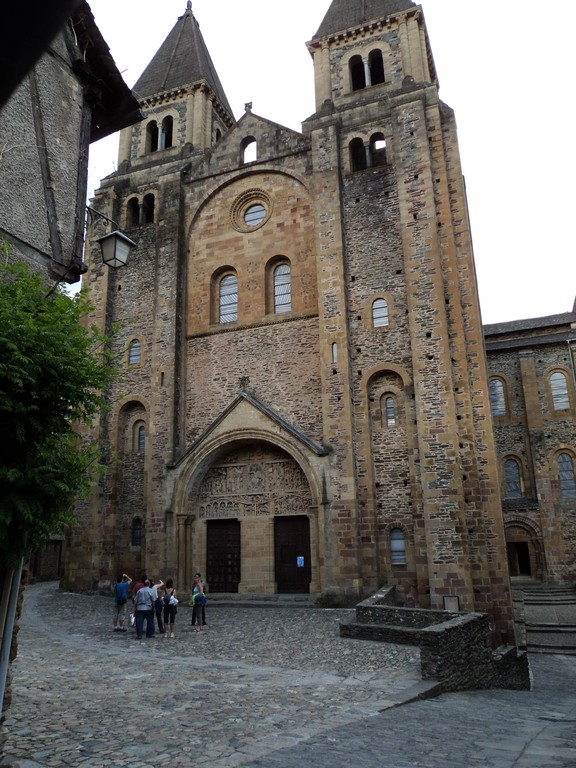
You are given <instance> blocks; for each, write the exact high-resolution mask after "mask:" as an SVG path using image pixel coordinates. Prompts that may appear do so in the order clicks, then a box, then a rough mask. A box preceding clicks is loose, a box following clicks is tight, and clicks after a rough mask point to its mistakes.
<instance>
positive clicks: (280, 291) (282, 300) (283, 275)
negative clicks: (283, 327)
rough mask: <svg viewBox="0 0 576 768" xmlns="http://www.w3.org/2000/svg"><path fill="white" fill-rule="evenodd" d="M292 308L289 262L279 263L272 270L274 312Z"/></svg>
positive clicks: (286, 310)
mask: <svg viewBox="0 0 576 768" xmlns="http://www.w3.org/2000/svg"><path fill="white" fill-rule="evenodd" d="M291 310H292V285H291V275H290V264H280V265H279V266H278V267H276V269H275V270H274V312H275V313H277V314H279V313H281V312H290V311H291Z"/></svg>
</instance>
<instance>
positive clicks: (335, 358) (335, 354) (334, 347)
mask: <svg viewBox="0 0 576 768" xmlns="http://www.w3.org/2000/svg"><path fill="white" fill-rule="evenodd" d="M337 362H338V344H336V342H335V341H333V342H332V364H333V365H336V363H337Z"/></svg>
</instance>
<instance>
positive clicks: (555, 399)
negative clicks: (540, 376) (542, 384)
mask: <svg viewBox="0 0 576 768" xmlns="http://www.w3.org/2000/svg"><path fill="white" fill-rule="evenodd" d="M550 391H551V392H552V403H553V404H554V410H555V411H567V410H568V409H569V408H570V400H569V399H568V381H567V379H566V376H565V375H564V374H563V373H560V372H559V371H556V373H553V374H552V376H550Z"/></svg>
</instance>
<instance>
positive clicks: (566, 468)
mask: <svg viewBox="0 0 576 768" xmlns="http://www.w3.org/2000/svg"><path fill="white" fill-rule="evenodd" d="M556 461H557V464H558V477H559V480H560V495H561V496H562V498H563V499H576V480H575V478H574V462H573V460H572V456H570V454H569V453H561V454H559V455H558V458H557V459H556Z"/></svg>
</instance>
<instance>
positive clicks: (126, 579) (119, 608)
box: [112, 573, 132, 632]
mask: <svg viewBox="0 0 576 768" xmlns="http://www.w3.org/2000/svg"><path fill="white" fill-rule="evenodd" d="M131 583H132V579H131V578H130V576H127V575H126V574H125V573H123V574H122V575H120V574H118V576H116V584H114V616H113V617H112V625H113V627H114V632H126V631H127V630H126V627H125V626H124V622H125V621H126V603H127V602H128V587H129V586H130V584H131Z"/></svg>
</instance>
